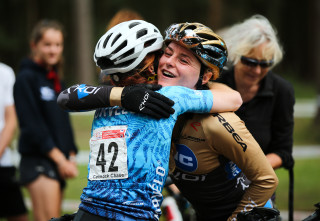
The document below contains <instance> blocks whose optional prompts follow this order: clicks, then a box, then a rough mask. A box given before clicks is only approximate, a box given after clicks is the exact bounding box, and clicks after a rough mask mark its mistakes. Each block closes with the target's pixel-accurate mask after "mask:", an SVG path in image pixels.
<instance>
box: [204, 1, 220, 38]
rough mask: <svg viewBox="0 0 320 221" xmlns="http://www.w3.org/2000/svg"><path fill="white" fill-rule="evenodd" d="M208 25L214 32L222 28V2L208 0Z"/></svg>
mask: <svg viewBox="0 0 320 221" xmlns="http://www.w3.org/2000/svg"><path fill="white" fill-rule="evenodd" d="M208 2H209V4H208V23H207V24H205V25H208V26H209V27H210V28H211V29H212V30H213V31H214V32H216V31H217V30H218V29H220V28H222V27H221V26H222V24H221V20H222V12H223V1H222V0H208Z"/></svg>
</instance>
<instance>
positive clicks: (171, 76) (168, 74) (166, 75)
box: [162, 71, 175, 78]
mask: <svg viewBox="0 0 320 221" xmlns="http://www.w3.org/2000/svg"><path fill="white" fill-rule="evenodd" d="M162 74H163V76H165V77H168V78H174V77H175V76H174V75H173V74H171V73H169V72H167V71H162Z"/></svg>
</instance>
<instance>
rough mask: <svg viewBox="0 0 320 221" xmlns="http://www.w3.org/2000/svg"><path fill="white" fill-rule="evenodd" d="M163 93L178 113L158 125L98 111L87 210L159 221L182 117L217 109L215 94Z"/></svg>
mask: <svg viewBox="0 0 320 221" xmlns="http://www.w3.org/2000/svg"><path fill="white" fill-rule="evenodd" d="M159 93H161V94H163V95H165V96H167V97H168V98H170V99H172V100H173V101H174V102H175V105H174V106H173V108H174V109H175V113H174V114H173V115H171V116H170V117H169V118H168V119H161V120H156V119H154V118H151V117H148V116H145V115H141V114H136V113H132V112H128V111H126V110H125V109H123V108H120V107H109V108H102V109H98V110H97V111H96V113H95V116H94V120H93V123H92V130H91V139H90V158H89V159H90V160H89V164H88V183H87V187H86V188H84V190H83V193H82V195H81V204H80V208H81V209H83V210H85V211H88V212H90V213H93V214H96V215H99V216H102V217H106V218H107V219H110V220H124V217H132V218H133V219H142V220H159V217H160V215H161V209H160V205H161V202H162V200H163V197H162V193H161V192H162V189H163V186H164V183H165V180H166V177H167V174H168V164H169V154H170V145H171V134H172V130H173V127H174V124H175V122H176V120H177V117H178V115H180V114H183V113H185V112H197V113H208V112H209V111H210V110H211V108H212V104H213V96H212V93H211V92H210V91H196V90H191V89H188V88H185V87H179V86H174V87H164V88H162V89H161V90H160V91H159Z"/></svg>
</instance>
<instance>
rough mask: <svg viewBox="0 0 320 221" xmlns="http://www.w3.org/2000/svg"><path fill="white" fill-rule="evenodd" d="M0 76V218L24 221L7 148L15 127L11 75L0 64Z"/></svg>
mask: <svg viewBox="0 0 320 221" xmlns="http://www.w3.org/2000/svg"><path fill="white" fill-rule="evenodd" d="M0 79H1V80H0V94H1V97H0V177H1V179H0V195H1V197H2V198H3V200H1V201H0V208H1V209H0V218H7V220H8V221H26V220H28V214H27V209H26V206H25V204H24V201H23V196H22V192H21V189H20V185H19V183H18V181H17V178H16V168H15V166H14V165H13V162H12V155H11V154H12V151H11V149H10V148H9V145H10V143H11V141H12V139H13V137H14V133H15V130H16V127H17V119H16V111H15V107H14V100H13V84H14V81H15V75H14V72H13V70H12V68H11V67H9V66H7V65H5V64H3V63H0ZM4 199H5V200H4Z"/></svg>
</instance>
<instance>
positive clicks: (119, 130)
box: [89, 126, 128, 180]
mask: <svg viewBox="0 0 320 221" xmlns="http://www.w3.org/2000/svg"><path fill="white" fill-rule="evenodd" d="M126 131H127V126H107V127H101V128H97V129H95V130H94V131H93V133H92V137H91V139H90V172H89V180H113V179H125V178H128V166H127V144H126V139H125V134H126Z"/></svg>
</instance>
